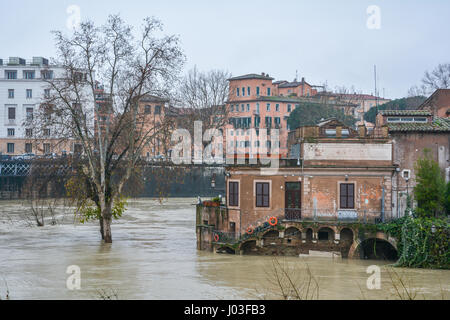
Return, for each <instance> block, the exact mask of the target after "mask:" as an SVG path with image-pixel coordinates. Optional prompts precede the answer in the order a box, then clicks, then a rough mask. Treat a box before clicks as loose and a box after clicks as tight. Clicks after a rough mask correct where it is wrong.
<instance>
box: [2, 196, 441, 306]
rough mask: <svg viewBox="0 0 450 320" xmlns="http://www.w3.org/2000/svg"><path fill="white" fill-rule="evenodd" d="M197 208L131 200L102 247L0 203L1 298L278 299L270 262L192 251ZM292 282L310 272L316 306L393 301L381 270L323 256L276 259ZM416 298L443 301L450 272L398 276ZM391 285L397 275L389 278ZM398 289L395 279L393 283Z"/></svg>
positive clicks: (78, 232)
mask: <svg viewBox="0 0 450 320" xmlns="http://www.w3.org/2000/svg"><path fill="white" fill-rule="evenodd" d="M193 203H195V199H186V198H171V199H167V200H165V201H164V202H163V203H162V204H160V203H159V202H158V201H156V200H151V199H137V200H130V201H129V205H128V210H127V212H126V213H125V214H124V217H123V218H122V219H120V220H117V221H114V223H113V226H112V232H113V243H112V244H111V245H108V244H102V243H101V241H100V233H99V227H98V224H97V223H86V224H79V223H74V218H73V215H72V214H71V213H70V210H67V212H66V214H64V215H63V214H60V215H59V216H58V217H57V221H58V224H56V225H51V224H49V223H48V224H47V225H46V226H44V227H36V226H32V225H31V224H30V220H28V219H29V217H28V216H27V215H26V210H28V209H27V207H26V206H24V205H23V204H22V202H20V201H2V202H0V297H2V298H4V296H5V292H6V288H8V289H9V294H10V298H11V299H98V298H99V292H101V291H102V292H111V293H114V294H116V295H117V297H118V298H119V299H260V298H278V297H279V296H278V292H279V290H278V288H277V287H276V286H275V285H273V284H272V281H271V280H272V279H273V277H274V272H273V269H272V267H271V266H272V262H273V258H272V257H259V256H239V255H225V254H213V253H210V252H201V251H197V250H196V238H195V206H194V205H192V204H193ZM278 261H279V262H280V263H281V264H282V265H286V266H287V268H289V270H290V272H293V273H297V274H293V276H300V277H302V276H303V275H304V274H305V270H306V268H307V267H308V268H309V270H310V271H311V273H312V276H313V277H314V279H315V280H316V281H317V282H318V287H319V299H363V298H366V299H392V298H398V294H396V293H395V292H396V291H395V289H394V286H393V283H395V282H393V281H391V280H390V276H389V274H390V275H391V276H392V272H391V273H388V270H389V268H388V267H387V266H386V264H387V262H383V261H369V260H364V261H363V260H346V259H341V258H334V259H332V258H327V257H306V258H304V257H301V258H300V257H289V258H282V257H279V258H278ZM71 265H76V266H79V268H80V270H81V289H80V290H69V289H67V287H66V280H67V278H68V277H69V274H67V273H66V271H67V267H68V266H71ZM370 265H378V266H380V267H381V288H380V289H373V290H368V289H367V286H366V281H367V278H368V277H369V276H370V274H368V273H366V270H367V267H368V266H370ZM395 271H396V273H397V274H398V275H399V277H401V279H402V280H404V281H406V283H407V289H408V290H409V291H411V292H413V293H414V294H415V295H416V297H417V298H420V299H424V298H425V299H433V298H434V299H442V297H444V298H445V299H450V271H449V270H422V269H395ZM394 278H395V275H394ZM394 280H395V279H394Z"/></svg>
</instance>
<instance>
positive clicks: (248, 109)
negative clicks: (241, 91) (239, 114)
mask: <svg viewBox="0 0 450 320" xmlns="http://www.w3.org/2000/svg"><path fill="white" fill-rule="evenodd" d="M247 111H250V104H248V103H247Z"/></svg>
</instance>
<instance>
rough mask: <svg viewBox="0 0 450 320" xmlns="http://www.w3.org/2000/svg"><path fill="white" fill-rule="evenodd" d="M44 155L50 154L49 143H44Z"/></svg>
mask: <svg viewBox="0 0 450 320" xmlns="http://www.w3.org/2000/svg"><path fill="white" fill-rule="evenodd" d="M43 146H44V153H45V154H49V153H50V143H44V144H43Z"/></svg>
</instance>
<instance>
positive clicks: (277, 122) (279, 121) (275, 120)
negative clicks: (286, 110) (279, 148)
mask: <svg viewBox="0 0 450 320" xmlns="http://www.w3.org/2000/svg"><path fill="white" fill-rule="evenodd" d="M274 122H275V126H277V127H280V123H281V120H280V117H275V118H274Z"/></svg>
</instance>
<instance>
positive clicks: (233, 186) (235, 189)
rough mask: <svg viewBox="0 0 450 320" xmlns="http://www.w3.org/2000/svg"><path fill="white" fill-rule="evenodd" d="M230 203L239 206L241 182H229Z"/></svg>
mask: <svg viewBox="0 0 450 320" xmlns="http://www.w3.org/2000/svg"><path fill="white" fill-rule="evenodd" d="M228 189H229V190H228V205H229V206H231V207H237V206H239V182H235V181H230V182H228Z"/></svg>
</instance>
